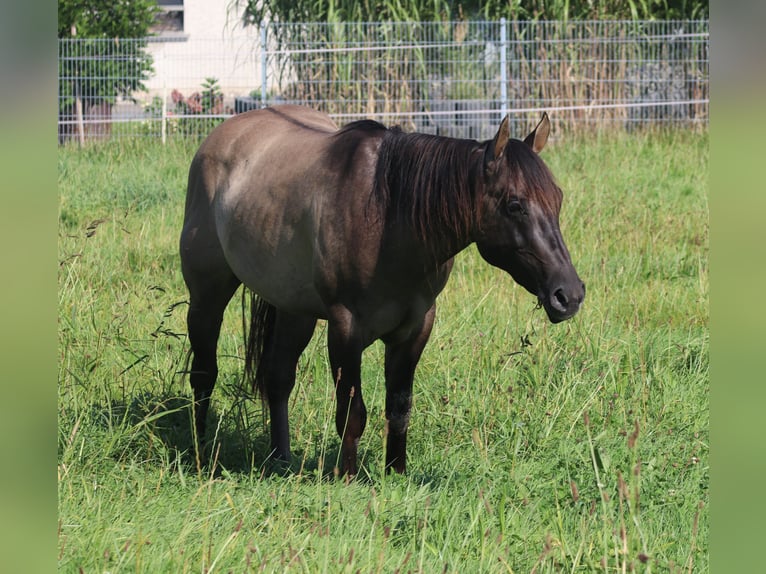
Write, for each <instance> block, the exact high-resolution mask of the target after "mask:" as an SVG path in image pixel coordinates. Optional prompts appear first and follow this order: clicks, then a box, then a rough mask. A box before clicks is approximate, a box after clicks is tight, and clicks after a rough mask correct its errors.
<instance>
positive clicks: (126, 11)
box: [58, 0, 158, 142]
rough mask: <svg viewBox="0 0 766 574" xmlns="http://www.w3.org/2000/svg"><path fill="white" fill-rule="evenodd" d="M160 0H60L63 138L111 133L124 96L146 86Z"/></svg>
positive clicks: (151, 68) (61, 123)
mask: <svg viewBox="0 0 766 574" xmlns="http://www.w3.org/2000/svg"><path fill="white" fill-rule="evenodd" d="M157 10H158V8H157V3H156V1H155V0H59V2H58V37H59V52H60V53H59V121H60V125H61V128H60V130H59V134H60V139H66V138H67V137H71V136H72V135H74V134H77V135H78V136H79V138H80V141H81V142H82V141H84V139H85V137H86V136H88V137H98V136H105V135H108V134H109V124H107V123H104V122H103V121H102V122H95V123H90V122H88V121H87V120H86V118H91V119H92V118H97V119H104V118H105V119H108V118H109V117H111V109H112V106H113V105H114V102H115V101H116V99H117V97H118V96H123V97H127V98H131V97H132V95H133V93H135V92H136V91H139V90H145V89H146V88H145V86H144V83H143V82H144V81H145V80H147V79H149V76H150V74H151V73H152V71H153V60H152V57H151V54H149V53H148V52H147V50H146V46H147V39H146V38H147V36H148V35H149V28H150V26H151V25H152V23H153V22H154V19H155V16H156V13H157Z"/></svg>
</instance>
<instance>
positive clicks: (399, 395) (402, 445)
mask: <svg viewBox="0 0 766 574" xmlns="http://www.w3.org/2000/svg"><path fill="white" fill-rule="evenodd" d="M435 314H436V306H435V305H433V306H431V308H430V309H429V310H428V311H427V312H426V314H425V316H424V317H423V320H422V322H421V323H420V324H419V325H418V326H417V327H416V328H415V329H413V331H412V332H411V333H410V335H409V336H408V337H407V338H406V339H404V340H401V341H397V340H392V341H389V342H386V420H387V422H388V438H387V440H386V470H390V469H392V468H393V469H394V470H395V471H396V472H398V473H400V474H401V473H404V471H405V470H406V466H407V429H408V428H409V424H410V410H411V408H412V383H413V379H414V377H415V367H416V366H417V364H418V361H419V360H420V355H421V354H422V353H423V349H424V348H425V346H426V343H427V342H428V338H429V337H430V336H431V328H432V327H433V324H434V316H435Z"/></svg>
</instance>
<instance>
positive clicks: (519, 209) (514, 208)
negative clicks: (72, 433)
mask: <svg viewBox="0 0 766 574" xmlns="http://www.w3.org/2000/svg"><path fill="white" fill-rule="evenodd" d="M505 211H506V213H508V215H526V214H527V210H526V209H524V205H523V204H522V203H521V201H520V200H519V199H516V198H515V197H512V198H511V199H509V200H508V203H506V204H505Z"/></svg>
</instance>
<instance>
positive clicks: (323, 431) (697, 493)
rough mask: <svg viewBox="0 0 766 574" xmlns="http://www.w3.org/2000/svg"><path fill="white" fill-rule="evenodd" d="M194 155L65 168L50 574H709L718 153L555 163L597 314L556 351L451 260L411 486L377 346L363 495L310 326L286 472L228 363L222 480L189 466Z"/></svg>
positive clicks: (183, 151)
mask: <svg viewBox="0 0 766 574" xmlns="http://www.w3.org/2000/svg"><path fill="white" fill-rule="evenodd" d="M193 151H194V147H193V146H191V145H185V146H184V145H169V146H167V147H161V146H159V145H153V144H152V145H149V144H146V145H137V144H133V145H132V144H122V145H119V146H118V145H115V146H106V147H100V148H93V149H85V150H76V149H61V150H60V151H59V155H58V181H59V198H60V199H59V201H60V211H59V247H58V252H59V289H58V296H59V305H58V308H59V315H58V332H59V361H58V364H59V376H58V412H59V427H58V428H59V442H58V445H59V446H58V495H59V499H58V500H59V502H58V504H59V508H58V511H59V525H58V532H59V534H58V561H59V570H60V571H61V572H79V571H82V572H107V571H108V572H126V571H131V572H251V571H253V572H311V573H313V572H402V573H404V572H426V573H428V572H456V573H465V572H518V573H526V572H630V571H634V572H636V571H637V572H650V571H653V572H667V571H670V572H692V571H693V572H706V571H708V527H709V511H708V502H709V500H708V487H709V466H708V455H709V452H708V444H709V443H708V441H709V428H708V424H709V414H708V405H709V396H708V395H709V386H708V344H709V338H708V204H707V172H708V169H707V164H708V136H707V134H699V133H691V132H674V133H654V134H633V135H625V134H622V135H617V134H615V135H603V136H600V137H599V136H592V137H590V138H584V139H579V140H568V139H567V140H566V141H564V140H562V141H554V142H552V143H549V147H548V148H547V149H546V151H545V152H543V156H544V158H545V159H546V161H547V162H548V164H549V165H550V166H551V168H552V170H553V172H554V174H556V176H557V178H558V180H559V183H560V184H561V186H562V188H563V189H564V191H565V201H564V207H563V211H562V230H563V233H564V236H565V239H566V241H567V243H568V245H569V248H570V251H571V253H572V259H573V261H574V263H575V266H576V267H577V269H578V272H579V274H580V276H581V277H582V278H583V280H584V281H585V282H586V283H587V286H588V295H587V298H586V301H585V304H584V307H583V308H582V310H581V311H580V313H579V314H578V315H577V316H576V317H575V318H574V319H573V320H571V321H568V322H565V323H562V324H559V325H551V324H550V323H548V322H547V320H546V318H545V314H544V312H543V311H542V310H539V309H535V301H534V300H533V298H532V297H531V296H530V295H529V294H528V293H526V292H525V291H523V289H521V288H520V287H518V286H516V285H515V284H514V283H513V282H512V280H511V279H510V278H509V277H507V276H506V275H504V274H503V273H501V272H500V271H498V270H495V269H493V268H490V267H489V266H487V265H486V264H484V262H483V261H482V260H481V258H480V257H479V256H478V254H477V252H476V251H475V249H474V248H470V249H468V250H467V251H466V252H464V253H462V254H461V255H460V256H459V257H458V258H457V262H456V267H455V272H454V273H453V276H452V279H451V280H450V283H449V284H448V285H447V288H446V289H445V292H444V293H443V294H442V296H441V297H440V299H439V302H438V305H439V306H438V313H437V320H436V325H435V328H434V332H433V336H432V338H431V342H430V343H429V345H428V347H427V348H426V351H425V353H424V356H423V359H422V361H421V363H420V367H419V370H418V373H417V376H416V383H415V394H414V409H413V416H412V424H411V427H410V428H411V430H410V439H409V451H408V454H409V465H408V474H407V476H404V477H402V476H386V475H385V474H384V473H383V472H382V469H383V459H384V453H383V440H384V439H383V422H384V421H383V398H384V389H383V373H382V360H381V359H382V353H381V350H382V348H381V346H380V345H374V346H373V347H371V348H370V349H368V351H367V352H366V354H365V363H364V370H363V380H364V382H365V400H366V402H367V405H368V409H369V419H368V424H367V431H366V433H365V435H364V437H363V439H362V444H361V446H360V458H361V465H362V470H361V472H360V476H359V477H358V478H357V480H355V481H354V482H352V483H350V484H345V483H344V482H343V481H340V480H336V479H335V478H334V477H333V467H334V466H335V462H336V460H337V457H338V444H339V441H338V438H337V436H336V434H335V430H334V422H333V421H334V401H333V388H332V382H331V377H330V373H329V368H328V365H327V359H326V354H325V344H324V335H325V329H324V327H323V326H322V325H321V324H320V326H319V328H318V329H317V332H316V335H315V337H314V339H313V341H312V343H311V344H310V345H309V347H308V349H307V351H306V353H305V354H304V357H303V359H302V361H301V363H300V366H299V373H298V384H297V386H296V390H295V391H294V393H293V395H292V403H291V408H292V410H291V423H292V439H293V453H294V461H293V464H292V467H291V468H290V469H289V471H287V472H272V471H271V468H270V467H269V465H268V464H266V463H265V458H266V455H267V452H268V436H267V434H266V426H265V425H266V423H267V421H266V419H265V417H264V414H263V413H262V410H261V406H260V403H259V401H257V400H253V398H252V396H251V394H250V393H249V391H248V390H247V389H246V388H244V387H243V385H242V383H241V371H242V365H243V359H242V357H243V349H242V347H241V318H240V306H239V305H238V299H237V298H235V304H232V305H231V306H230V309H229V310H228V311H227V317H226V321H225V324H224V330H223V333H222V337H221V341H220V356H221V361H220V367H221V370H220V376H219V381H218V385H217V387H216V392H215V394H214V397H213V400H214V410H215V413H214V416H213V418H212V419H211V420H212V423H211V424H210V425H209V428H210V429H211V432H215V433H216V443H217V445H218V451H217V452H218V455H217V464H216V465H215V467H214V468H213V469H202V470H200V469H198V468H197V467H196V466H195V465H194V464H191V463H189V462H188V461H189V456H188V452H189V449H190V448H191V434H190V433H191V431H190V416H189V409H188V404H189V398H190V392H189V389H188V381H187V380H186V379H185V378H184V377H183V376H182V374H180V371H182V370H183V368H184V360H185V355H186V348H187V347H186V339H185V324H184V323H185V321H184V319H185V313H186V297H187V295H186V292H185V289H184V286H183V281H182V279H181V275H180V271H179V262H178V257H177V247H176V246H177V237H178V233H179V230H180V225H181V220H182V209H183V201H184V193H185V178H186V171H187V168H188V164H189V161H190V158H191V155H192V154H193Z"/></svg>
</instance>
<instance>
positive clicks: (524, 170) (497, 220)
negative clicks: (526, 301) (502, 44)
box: [475, 114, 585, 323]
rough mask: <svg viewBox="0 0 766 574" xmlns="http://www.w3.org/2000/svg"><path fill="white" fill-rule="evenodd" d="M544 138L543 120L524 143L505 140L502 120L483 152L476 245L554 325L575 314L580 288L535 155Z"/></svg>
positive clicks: (557, 194)
mask: <svg viewBox="0 0 766 574" xmlns="http://www.w3.org/2000/svg"><path fill="white" fill-rule="evenodd" d="M549 132H550V122H549V120H548V116H547V114H543V117H542V119H541V120H540V123H539V124H537V127H536V128H535V129H534V131H532V133H530V134H529V135H528V136H527V137H526V138H525V139H524V141H523V142H522V141H519V140H515V139H510V138H509V129H508V118H507V117H506V118H505V119H504V120H503V122H502V123H501V125H500V129H499V130H498V132H497V135H496V136H495V138H494V140H493V141H491V142H488V144H487V145H488V147H487V150H486V152H485V157H484V186H483V190H484V191H483V193H481V194H480V195H479V196H478V197H477V198H476V199H477V201H478V205H477V208H478V209H477V218H478V221H477V227H476V229H477V231H476V234H475V240H476V244H477V246H478V248H479V253H481V255H482V257H483V258H484V259H485V260H487V262H489V263H491V264H492V265H494V266H496V267H499V268H501V269H503V270H505V271H507V272H508V273H510V274H511V276H512V277H513V278H514V280H516V282H517V283H519V284H520V285H521V286H523V287H524V288H525V289H527V291H529V292H530V293H532V294H533V295H536V296H537V298H538V300H539V301H540V303H541V304H542V306H543V307H544V308H545V311H546V313H547V314H548V318H549V319H550V320H551V321H552V322H554V323H558V322H559V321H563V320H565V319H569V318H570V317H572V316H573V315H574V314H575V313H577V310H578V309H579V308H580V304H581V303H582V301H583V299H584V297H585V284H584V283H583V282H582V281H581V280H580V277H579V276H578V275H577V272H576V271H575V269H574V267H573V266H572V261H571V259H570V257H569V251H568V250H567V247H566V245H564V239H563V238H562V237H561V230H560V229H559V210H560V209H561V200H562V194H561V189H560V188H559V187H558V186H557V185H556V182H555V181H554V179H553V176H552V175H551V172H550V171H549V170H548V167H547V166H546V165H545V163H544V162H543V160H542V159H540V156H539V155H538V153H539V152H540V150H542V149H543V146H545V142H546V141H547V139H548V134H549Z"/></svg>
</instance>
